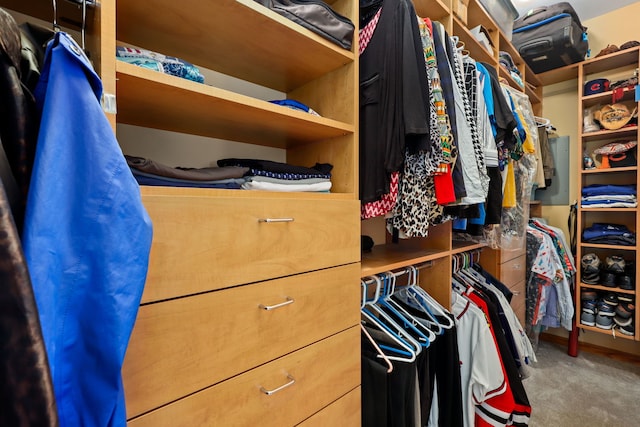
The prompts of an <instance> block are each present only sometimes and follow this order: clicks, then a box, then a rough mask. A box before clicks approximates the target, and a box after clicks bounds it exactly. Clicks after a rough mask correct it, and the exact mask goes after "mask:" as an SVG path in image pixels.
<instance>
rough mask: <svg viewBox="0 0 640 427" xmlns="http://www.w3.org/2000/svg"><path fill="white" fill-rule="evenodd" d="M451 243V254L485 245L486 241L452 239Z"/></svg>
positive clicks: (484, 246) (480, 247)
mask: <svg viewBox="0 0 640 427" xmlns="http://www.w3.org/2000/svg"><path fill="white" fill-rule="evenodd" d="M452 243H453V244H452V249H451V254H452V255H455V254H459V253H462V252H467V251H473V250H476V249H482V248H486V247H487V244H486V243H476V242H467V241H463V240H454V241H453V242H452Z"/></svg>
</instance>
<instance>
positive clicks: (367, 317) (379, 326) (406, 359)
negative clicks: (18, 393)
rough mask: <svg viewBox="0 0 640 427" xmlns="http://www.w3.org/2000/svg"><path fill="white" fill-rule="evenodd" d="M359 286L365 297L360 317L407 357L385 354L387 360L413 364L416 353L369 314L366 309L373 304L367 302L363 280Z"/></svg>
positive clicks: (365, 284)
mask: <svg viewBox="0 0 640 427" xmlns="http://www.w3.org/2000/svg"><path fill="white" fill-rule="evenodd" d="M374 283H375V282H374ZM360 284H361V286H362V287H363V288H364V291H363V295H365V298H364V299H363V303H362V305H361V309H360V313H361V315H362V317H364V318H365V320H367V321H368V322H367V324H368V325H370V326H371V327H375V328H376V329H378V330H380V331H381V332H382V333H383V334H385V336H386V337H387V338H389V340H390V341H392V342H394V343H395V344H396V345H397V346H398V347H399V348H400V349H401V350H403V351H404V352H405V353H406V354H407V355H408V356H406V357H402V356H394V355H388V354H387V358H388V359H389V360H397V361H400V362H413V361H414V360H416V352H415V350H414V349H413V348H412V346H410V345H409V344H408V343H407V342H406V341H405V340H404V339H402V338H400V337H399V336H397V335H396V334H395V333H393V332H392V331H391V330H390V329H389V327H388V326H386V325H384V324H383V323H382V322H381V321H380V320H379V319H378V318H377V317H376V316H374V315H373V314H372V313H370V312H369V310H368V308H369V306H372V307H373V303H372V301H368V300H367V298H366V295H367V283H366V282H365V281H364V280H361V281H360ZM376 293H377V294H379V290H376Z"/></svg>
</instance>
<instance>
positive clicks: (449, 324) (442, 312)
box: [409, 266, 454, 333]
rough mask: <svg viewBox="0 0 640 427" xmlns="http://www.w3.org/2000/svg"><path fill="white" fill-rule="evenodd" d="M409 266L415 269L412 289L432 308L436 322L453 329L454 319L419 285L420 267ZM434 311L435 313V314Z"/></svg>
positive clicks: (431, 312) (430, 311) (445, 327)
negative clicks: (443, 321) (441, 319)
mask: <svg viewBox="0 0 640 427" xmlns="http://www.w3.org/2000/svg"><path fill="white" fill-rule="evenodd" d="M409 268H411V269H413V274H414V282H413V284H412V286H411V287H410V289H411V290H412V291H413V292H414V293H415V294H416V295H419V296H420V297H421V298H422V300H423V301H424V302H425V303H426V304H427V306H428V308H429V309H430V310H429V313H430V314H431V316H432V317H433V318H434V320H435V322H436V323H437V324H438V325H439V326H440V327H441V328H444V329H451V328H452V327H453V326H454V323H453V320H451V318H450V317H449V316H448V313H447V311H446V310H445V309H444V307H442V305H440V303H439V302H438V301H436V299H435V298H433V297H432V296H431V295H430V294H429V293H428V292H427V291H425V290H424V289H422V288H421V287H420V286H418V282H419V280H418V277H419V271H418V269H417V268H415V267H414V266H411V267H409ZM433 313H435V315H434V314H433ZM436 316H439V317H441V318H443V319H444V320H445V323H442V322H441V321H440V319H439V318H437V317H436ZM442 332H443V331H440V333H442Z"/></svg>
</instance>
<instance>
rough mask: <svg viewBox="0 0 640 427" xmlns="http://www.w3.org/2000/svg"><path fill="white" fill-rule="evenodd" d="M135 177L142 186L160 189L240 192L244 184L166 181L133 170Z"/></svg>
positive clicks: (227, 181) (234, 182)
mask: <svg viewBox="0 0 640 427" xmlns="http://www.w3.org/2000/svg"><path fill="white" fill-rule="evenodd" d="M131 172H132V173H133V177H134V178H135V179H136V181H138V184H140V185H152V186H160V187H194V188H220V189H227V190H240V189H241V188H242V184H241V183H239V182H237V181H236V180H224V182H202V181H181V180H176V179H170V178H169V179H166V178H163V177H160V176H158V177H153V176H150V175H148V174H144V175H142V174H139V173H137V172H136V171H135V170H133V169H132V170H131Z"/></svg>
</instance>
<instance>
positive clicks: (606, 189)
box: [582, 184, 637, 197]
mask: <svg viewBox="0 0 640 427" xmlns="http://www.w3.org/2000/svg"><path fill="white" fill-rule="evenodd" d="M636 193H637V190H636V186H635V185H612V184H593V185H588V186H586V187H583V188H582V196H583V197H588V196H612V195H616V196H618V195H635V194H636Z"/></svg>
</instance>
